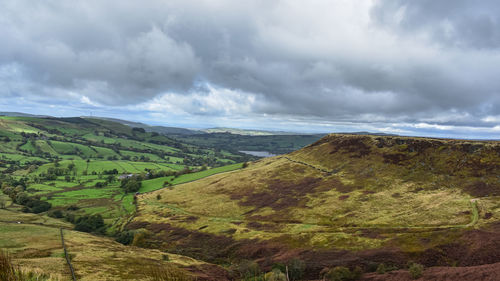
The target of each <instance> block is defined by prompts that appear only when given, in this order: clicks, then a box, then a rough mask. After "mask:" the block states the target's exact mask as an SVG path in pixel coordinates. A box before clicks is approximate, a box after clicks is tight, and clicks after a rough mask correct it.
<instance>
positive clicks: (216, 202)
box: [128, 134, 500, 279]
mask: <svg viewBox="0 0 500 281" xmlns="http://www.w3.org/2000/svg"><path fill="white" fill-rule="evenodd" d="M499 174H500V143H499V142H477V141H462V140H443V139H429V138H409V137H397V136H364V135H335V134H333V135H328V136H326V137H324V138H322V139H321V140H319V141H317V142H316V143H314V144H312V145H309V146H307V147H305V148H303V149H301V150H298V151H296V152H293V153H290V154H287V155H282V156H277V157H272V158H267V159H261V160H258V161H256V162H253V163H251V164H250V165H249V166H248V167H246V168H245V169H243V170H240V171H233V172H229V173H224V174H220V175H214V176H211V177H207V178H204V179H201V180H199V181H195V182H192V183H187V184H183V185H178V186H176V187H175V188H173V189H162V190H159V191H156V192H152V193H149V194H144V195H141V196H139V202H138V216H136V217H135V218H134V219H133V221H132V222H131V223H130V224H129V225H128V228H129V229H144V230H146V231H147V233H148V241H149V243H150V245H151V246H152V247H160V248H161V249H166V250H169V251H173V252H176V251H178V252H182V253H183V254H185V255H188V256H191V257H195V258H198V259H201V260H205V261H209V262H215V263H221V264H226V263H230V264H241V263H242V262H243V261H245V260H253V261H256V262H258V264H259V265H260V267H261V269H262V270H264V271H267V270H270V269H271V266H272V265H273V264H275V263H286V262H289V261H290V260H292V259H294V258H295V259H300V260H302V261H304V262H305V266H306V269H305V273H306V276H307V277H308V278H310V279H316V278H318V277H319V275H320V272H321V271H322V270H324V269H325V268H328V267H330V268H331V267H333V266H337V265H345V266H349V267H351V268H352V267H354V266H361V267H362V269H363V270H364V271H365V272H369V271H373V270H375V269H376V268H377V265H379V264H381V263H384V264H387V265H390V266H391V267H393V268H405V266H406V264H407V262H408V261H410V260H412V261H415V262H419V263H421V264H423V265H425V266H426V267H433V266H462V267H467V266H478V265H482V264H490V263H495V262H500V251H499V250H498V249H500V248H499V247H498V246H499V245H500V235H499V234H500V222H499V219H500V205H499V204H498V198H499V197H498V196H500V178H499V177H498V175H499ZM159 245H161V246H159Z"/></svg>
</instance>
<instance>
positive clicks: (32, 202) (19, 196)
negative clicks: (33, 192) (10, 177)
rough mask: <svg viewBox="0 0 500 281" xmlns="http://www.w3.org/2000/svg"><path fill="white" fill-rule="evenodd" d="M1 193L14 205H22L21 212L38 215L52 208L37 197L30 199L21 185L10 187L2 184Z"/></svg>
mask: <svg viewBox="0 0 500 281" xmlns="http://www.w3.org/2000/svg"><path fill="white" fill-rule="evenodd" d="M2 192H3V193H4V194H6V195H8V196H9V197H10V198H11V199H12V201H13V202H14V203H16V204H19V205H23V206H24V207H23V212H30V213H35V214H38V213H42V212H46V211H48V210H50V208H51V207H52V205H51V204H50V203H49V202H45V201H42V200H40V198H38V197H30V196H29V195H28V193H26V192H25V187H24V186H22V185H18V186H16V187H12V186H9V185H7V184H2Z"/></svg>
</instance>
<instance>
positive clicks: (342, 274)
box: [325, 266, 362, 281]
mask: <svg viewBox="0 0 500 281" xmlns="http://www.w3.org/2000/svg"><path fill="white" fill-rule="evenodd" d="M361 275H362V270H361V268H360V267H359V266H357V267H356V268H354V270H352V271H351V270H350V269H349V268H347V267H344V266H336V267H334V268H333V269H331V270H330V271H328V272H327V273H326V275H325V277H326V278H327V279H328V280H331V281H352V280H358V279H359V278H360V277H361Z"/></svg>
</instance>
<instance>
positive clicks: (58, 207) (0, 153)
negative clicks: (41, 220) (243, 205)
mask: <svg viewBox="0 0 500 281" xmlns="http://www.w3.org/2000/svg"><path fill="white" fill-rule="evenodd" d="M248 159H251V158H249V157H248V156H246V155H243V154H234V153H231V152H229V151H226V150H218V151H215V150H214V149H210V148H201V147H198V146H196V145H192V144H186V143H183V142H180V141H178V140H174V139H170V138H168V137H165V136H162V135H159V134H155V133H148V132H145V131H144V130H142V129H138V128H131V127H129V126H126V125H123V124H120V123H116V122H112V121H107V120H99V119H88V118H85V119H84V118H34V117H5V116H4V117H0V171H1V175H0V183H1V184H2V190H3V191H4V193H9V194H10V195H11V196H12V197H14V196H17V197H19V199H16V200H17V201H19V202H24V205H26V208H27V209H26V211H32V212H46V211H47V210H48V209H51V212H53V211H61V212H63V213H64V215H66V216H70V217H71V218H72V219H73V218H77V217H78V216H83V215H97V214H99V215H101V216H102V217H103V218H104V222H105V223H106V225H107V226H108V229H107V230H106V231H107V233H109V234H113V233H115V232H116V231H119V230H120V228H121V225H122V224H123V223H125V222H126V221H127V220H128V218H129V217H130V216H131V215H133V213H134V211H135V206H134V204H133V193H135V192H136V191H139V192H143V190H148V191H150V190H154V189H158V188H162V187H164V186H165V183H164V182H166V183H167V184H168V185H172V184H177V183H180V182H185V181H190V180H192V179H195V178H201V177H204V176H205V175H206V174H211V173H215V172H217V171H220V170H232V169H238V168H239V167H241V164H238V163H240V162H244V161H246V160H248ZM215 167H218V168H217V169H215V170H212V169H209V168H215ZM196 172H198V173H196ZM132 175H133V176H134V177H136V178H138V179H140V180H138V181H133V182H140V183H137V184H136V186H134V187H132V188H128V189H125V188H124V184H123V182H122V181H121V180H122V177H129V176H132ZM153 178H154V179H157V180H158V179H159V180H162V181H161V183H160V184H159V185H155V186H150V185H148V182H147V180H152V179H153ZM174 179H175V180H174ZM142 180H145V181H144V186H142V182H141V181H142ZM167 181H169V182H167ZM44 202H45V203H44ZM35 203H36V207H35V206H34V205H33V204H35ZM28 205H29V206H28ZM67 208H71V209H72V210H71V211H68V210H67Z"/></svg>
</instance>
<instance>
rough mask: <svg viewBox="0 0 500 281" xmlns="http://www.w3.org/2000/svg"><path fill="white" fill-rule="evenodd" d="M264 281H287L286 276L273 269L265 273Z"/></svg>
mask: <svg viewBox="0 0 500 281" xmlns="http://www.w3.org/2000/svg"><path fill="white" fill-rule="evenodd" d="M264 279H265V280H266V281H287V279H286V275H285V274H284V273H283V272H281V270H279V269H277V268H275V269H273V271H271V272H268V273H266V275H265V276H264Z"/></svg>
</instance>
